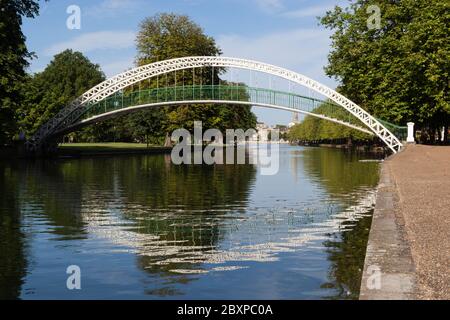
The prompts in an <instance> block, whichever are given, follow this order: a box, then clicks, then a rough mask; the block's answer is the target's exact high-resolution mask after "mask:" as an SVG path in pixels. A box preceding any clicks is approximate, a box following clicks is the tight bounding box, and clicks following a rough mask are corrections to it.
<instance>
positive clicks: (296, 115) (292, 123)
mask: <svg viewBox="0 0 450 320" xmlns="http://www.w3.org/2000/svg"><path fill="white" fill-rule="evenodd" d="M299 123H300V121H298V113H297V112H294V114H293V116H292V122H289V124H288V128H289V129H290V128H292V127H293V126H295V125H296V124H299Z"/></svg>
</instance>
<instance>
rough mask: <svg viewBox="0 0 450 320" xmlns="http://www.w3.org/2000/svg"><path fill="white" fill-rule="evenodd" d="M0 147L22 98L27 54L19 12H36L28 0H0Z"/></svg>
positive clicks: (5, 141)
mask: <svg viewBox="0 0 450 320" xmlns="http://www.w3.org/2000/svg"><path fill="white" fill-rule="evenodd" d="M0 8H1V9H2V10H0V147H1V146H3V145H5V144H10V143H11V142H12V139H13V137H14V135H15V134H17V123H16V110H17V108H18V107H19V105H20V104H21V102H22V96H21V85H22V82H23V81H24V78H25V68H26V67H27V66H28V61H27V59H28V58H31V56H32V55H31V54H30V53H29V52H28V50H27V48H26V45H25V36H24V35H23V33H22V30H21V25H22V16H26V17H29V18H32V17H34V16H35V15H37V13H38V9H39V4H38V2H37V1H32V0H0Z"/></svg>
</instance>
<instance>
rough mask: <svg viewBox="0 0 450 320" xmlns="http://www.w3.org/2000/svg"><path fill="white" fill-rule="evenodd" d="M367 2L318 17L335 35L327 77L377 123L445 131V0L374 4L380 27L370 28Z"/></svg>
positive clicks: (448, 27)
mask: <svg viewBox="0 0 450 320" xmlns="http://www.w3.org/2000/svg"><path fill="white" fill-rule="evenodd" d="M371 4H373V2H372V1H368V0H357V1H354V3H352V4H351V5H350V7H349V8H345V9H343V8H341V7H338V6H337V7H335V9H334V10H333V11H329V12H327V14H326V15H325V16H324V17H322V18H321V23H322V24H323V25H324V26H325V27H327V28H329V29H331V30H334V34H333V36H332V41H333V43H332V48H333V49H332V51H331V53H330V55H329V64H328V66H327V67H326V73H327V74H328V75H329V76H334V77H335V78H336V79H337V80H339V81H340V83H341V85H340V86H339V88H338V90H339V91H340V92H341V93H342V94H344V95H346V96H347V97H349V98H350V99H351V100H353V101H355V102H356V103H358V104H359V105H361V106H362V107H364V108H365V109H366V110H368V111H369V112H370V113H372V114H373V115H375V116H376V117H378V118H382V119H384V120H387V121H390V122H393V123H396V124H399V125H405V123H406V122H408V121H413V122H416V124H418V127H419V128H420V127H421V128H422V129H426V128H430V129H431V131H435V129H436V128H437V127H441V126H446V127H448V126H449V122H450V103H449V101H450V99H449V70H450V59H449V56H450V37H449V36H448V35H449V33H450V23H449V21H450V10H449V7H448V1H447V0H433V1H429V0H404V1H388V0H384V1H377V2H376V5H377V6H379V8H380V12H381V28H379V29H369V28H368V24H367V20H368V18H369V16H370V13H369V14H368V13H367V8H368V6H369V5H371Z"/></svg>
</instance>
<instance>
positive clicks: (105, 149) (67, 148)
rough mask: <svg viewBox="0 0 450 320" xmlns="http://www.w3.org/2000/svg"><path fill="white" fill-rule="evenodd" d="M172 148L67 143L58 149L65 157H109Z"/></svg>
mask: <svg viewBox="0 0 450 320" xmlns="http://www.w3.org/2000/svg"><path fill="white" fill-rule="evenodd" d="M171 150H172V148H167V147H162V146H154V145H150V146H148V147H147V145H146V144H144V143H124V142H108V143H67V144H61V145H60V146H59V147H58V154H60V155H64V156H82V155H109V154H134V153H139V154H141V153H143V154H146V153H167V152H170V151H171Z"/></svg>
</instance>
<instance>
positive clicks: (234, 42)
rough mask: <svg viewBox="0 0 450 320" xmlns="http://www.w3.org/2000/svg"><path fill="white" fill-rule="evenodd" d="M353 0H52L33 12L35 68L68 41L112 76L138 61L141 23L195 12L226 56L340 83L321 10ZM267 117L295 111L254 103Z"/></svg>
mask: <svg viewBox="0 0 450 320" xmlns="http://www.w3.org/2000/svg"><path fill="white" fill-rule="evenodd" d="M347 3H348V1H346V0H78V1H77V0H69V1H66V0H50V1H49V2H43V1H41V13H40V16H39V17H37V18H36V19H25V21H24V26H23V29H24V33H25V35H26V37H27V45H28V48H29V50H31V51H34V52H35V53H36V54H37V58H36V59H34V60H33V61H32V63H31V66H30V72H38V71H42V70H43V69H44V68H45V67H46V65H47V64H48V63H49V62H50V60H51V59H52V57H53V55H54V54H56V53H58V52H60V51H63V50H65V49H67V48H71V49H74V50H78V51H81V52H83V53H84V54H85V55H86V56H87V57H89V59H91V61H93V62H95V63H98V64H99V65H100V66H101V68H102V70H103V71H104V72H105V73H106V75H107V76H112V75H115V74H117V73H120V72H122V71H125V70H126V69H128V68H130V67H133V63H134V57H135V55H136V50H135V42H134V40H135V35H136V33H137V31H138V28H139V23H140V22H141V21H142V20H143V19H144V18H145V17H148V16H152V15H154V14H156V13H159V12H175V13H180V14H187V15H189V16H190V17H191V18H192V19H193V20H194V21H195V22H197V23H198V24H199V25H200V26H201V27H202V28H203V29H204V31H205V33H206V34H208V35H210V36H213V37H214V38H215V39H216V41H217V44H218V45H219V46H220V47H221V49H222V51H223V55H224V56H230V57H240V58H249V59H253V60H259V61H263V62H267V63H271V64H275V65H278V66H281V67H285V68H288V69H291V70H293V71H297V72H299V73H302V74H304V75H306V76H309V77H311V78H313V79H315V80H317V81H319V82H322V83H323V84H326V85H328V86H330V87H332V88H334V87H336V82H335V81H333V80H332V79H329V78H328V77H327V76H326V75H325V74H324V71H323V67H324V66H325V65H326V63H327V55H328V53H329V50H330V42H331V41H330V39H329V36H330V34H331V32H330V31H329V30H325V29H324V28H323V27H322V26H319V25H318V20H317V18H316V17H317V16H320V15H323V14H324V13H325V12H326V11H327V10H329V9H331V8H333V7H334V6H335V5H346V4H347ZM70 5H77V6H79V7H80V9H81V29H80V30H69V29H68V28H67V27H66V21H67V19H68V18H69V14H68V13H67V8H68V7H69V6H70ZM254 112H255V113H256V115H257V116H258V120H259V121H264V122H266V123H269V124H277V123H282V124H287V123H288V122H289V121H290V120H291V118H292V115H291V114H290V113H288V112H282V111H278V110H270V109H261V108H254Z"/></svg>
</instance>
